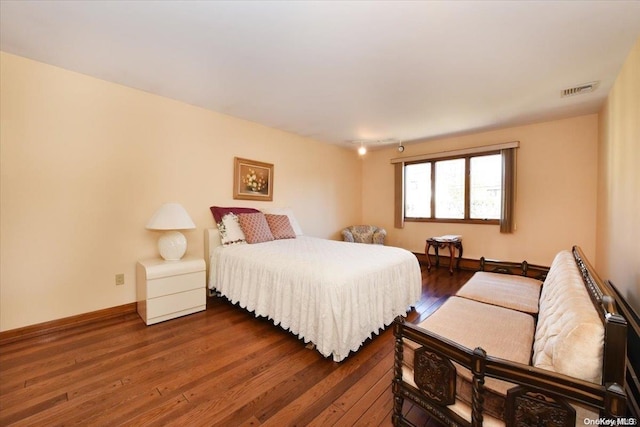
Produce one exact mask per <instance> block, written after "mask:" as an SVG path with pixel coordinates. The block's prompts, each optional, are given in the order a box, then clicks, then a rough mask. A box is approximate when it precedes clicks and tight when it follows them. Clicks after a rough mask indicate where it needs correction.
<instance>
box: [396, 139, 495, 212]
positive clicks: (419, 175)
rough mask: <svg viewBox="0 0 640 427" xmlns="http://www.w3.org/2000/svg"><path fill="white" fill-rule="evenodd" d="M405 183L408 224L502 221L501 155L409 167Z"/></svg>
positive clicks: (484, 154)
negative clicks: (422, 222) (409, 222)
mask: <svg viewBox="0 0 640 427" xmlns="http://www.w3.org/2000/svg"><path fill="white" fill-rule="evenodd" d="M404 183H405V185H404V203H405V206H404V219H405V220H408V221H464V222H482V223H490V224H497V223H499V221H500V216H501V207H502V156H501V154H500V152H490V153H482V154H472V155H464V156H458V157H454V158H445V159H430V160H424V161H417V162H414V163H407V164H405V166H404Z"/></svg>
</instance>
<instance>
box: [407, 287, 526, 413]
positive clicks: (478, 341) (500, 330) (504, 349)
mask: <svg viewBox="0 0 640 427" xmlns="http://www.w3.org/2000/svg"><path fill="white" fill-rule="evenodd" d="M418 326H419V327H421V328H423V329H426V330H428V331H430V332H433V333H435V334H438V335H440V336H442V337H444V338H448V339H450V340H452V341H454V342H456V343H458V344H460V345H461V346H464V347H467V348H468V349H470V350H473V349H475V348H476V347H482V348H483V349H484V350H485V351H486V352H487V355H489V356H492V357H498V358H501V359H505V360H510V361H512V362H517V363H522V364H525V365H528V364H529V361H530V359H531V347H532V344H533V331H534V318H533V316H531V315H529V314H526V313H521V312H519V311H514V310H509V309H506V308H503V307H498V306H495V305H490V304H485V303H481V302H478V301H473V300H469V299H465V298H459V297H455V296H454V297H450V298H449V299H448V300H447V301H446V302H445V303H444V304H443V305H442V306H441V307H440V308H438V309H437V310H436V311H435V312H434V313H433V314H431V315H430V316H429V317H428V318H427V319H425V320H424V321H423V322H421V323H419V324H418ZM418 347H420V346H419V345H418V344H417V343H415V342H413V341H410V340H405V349H404V363H405V364H406V365H407V367H408V368H409V369H410V371H411V374H410V381H408V382H409V383H413V373H412V371H413V357H414V354H413V353H414V351H415V349H417V348H418ZM455 365H456V372H457V380H456V396H457V398H458V399H460V400H462V401H463V402H466V403H467V404H471V372H470V371H469V370H468V369H466V368H464V367H462V366H460V365H457V364H455ZM403 375H404V374H403ZM404 376H405V377H406V375H404ZM405 380H408V379H407V378H405ZM485 387H486V388H487V393H486V395H485V399H486V401H485V410H486V411H487V413H489V414H491V415H493V416H495V417H497V418H501V419H502V418H503V417H504V409H505V396H506V392H507V390H509V389H510V388H511V387H513V384H511V383H508V382H506V381H502V380H497V379H495V378H486V382H485Z"/></svg>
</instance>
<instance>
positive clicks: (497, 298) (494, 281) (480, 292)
mask: <svg viewBox="0 0 640 427" xmlns="http://www.w3.org/2000/svg"><path fill="white" fill-rule="evenodd" d="M541 287H542V282H541V281H540V280H536V279H532V278H530V277H524V276H517V275H513V274H500V273H489V272H486V271H478V272H477V273H475V274H474V275H473V277H471V279H469V281H468V282H467V283H465V284H464V286H462V288H460V290H459V291H458V292H457V293H456V295H457V296H459V297H464V298H468V299H472V300H476V301H480V302H484V303H487V304H492V305H498V306H500V307H505V308H510V309H512V310H518V311H522V312H525V313H531V314H536V313H538V301H539V299H540V288H541Z"/></svg>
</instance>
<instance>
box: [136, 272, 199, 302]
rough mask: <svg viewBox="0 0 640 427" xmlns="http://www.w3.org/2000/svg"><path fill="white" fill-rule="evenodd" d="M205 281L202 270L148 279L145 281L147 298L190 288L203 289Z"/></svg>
mask: <svg viewBox="0 0 640 427" xmlns="http://www.w3.org/2000/svg"><path fill="white" fill-rule="evenodd" d="M205 281H206V277H205V272H204V271H198V272H195V273H189V274H180V275H178V276H173V277H161V278H158V279H153V280H149V281H147V298H156V297H161V296H163V295H168V294H175V293H178V292H184V291H189V290H192V289H204V286H205Z"/></svg>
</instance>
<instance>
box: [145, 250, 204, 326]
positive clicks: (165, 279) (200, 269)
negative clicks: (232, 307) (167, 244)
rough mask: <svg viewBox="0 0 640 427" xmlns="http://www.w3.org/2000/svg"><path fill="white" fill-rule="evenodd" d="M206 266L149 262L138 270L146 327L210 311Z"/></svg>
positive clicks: (186, 261)
mask: <svg viewBox="0 0 640 427" xmlns="http://www.w3.org/2000/svg"><path fill="white" fill-rule="evenodd" d="M205 269H206V267H205V263H204V260H203V259H201V258H187V257H185V258H183V259H181V260H179V261H165V260H163V259H159V258H158V259H150V260H145V261H139V262H138V264H137V266H136V286H137V300H138V314H139V315H140V317H142V320H144V322H145V323H146V324H147V325H152V324H154V323H158V322H162V321H165V320H169V319H173V318H176V317H180V316H184V315H186V314H191V313H195V312H198V311H202V310H205V309H206V308H207V291H206V273H205Z"/></svg>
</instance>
